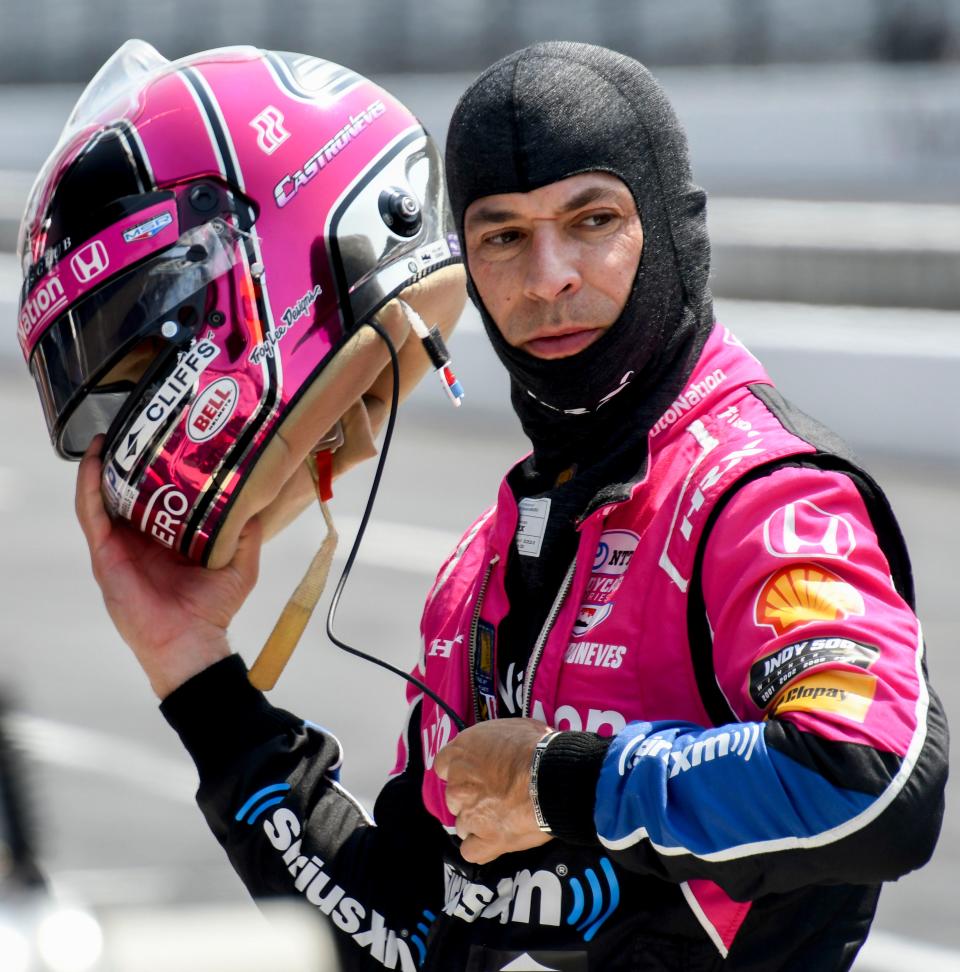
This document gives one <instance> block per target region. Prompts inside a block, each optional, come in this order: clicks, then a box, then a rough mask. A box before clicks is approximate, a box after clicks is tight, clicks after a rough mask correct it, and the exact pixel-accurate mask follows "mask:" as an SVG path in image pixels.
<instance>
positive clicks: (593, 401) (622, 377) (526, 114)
mask: <svg viewBox="0 0 960 972" xmlns="http://www.w3.org/2000/svg"><path fill="white" fill-rule="evenodd" d="M446 168H447V184H448V187H449V191H450V199H451V203H452V205H453V212H454V215H455V217H456V219H457V224H458V227H459V230H460V233H461V237H463V225H464V213H465V211H466V209H467V207H468V206H469V205H470V203H472V202H474V201H475V200H477V199H479V198H481V197H482V196H489V195H494V194H498V193H508V192H529V191H531V190H533V189H538V188H540V187H542V186H545V185H547V184H549V183H551V182H556V181H558V180H560V179H565V178H567V177H569V176H573V175H577V174H579V173H582V172H591V171H603V172H609V173H611V174H612V175H615V176H617V177H618V178H619V179H621V180H622V181H623V182H624V183H625V184H626V185H627V186H628V187H629V189H630V191H631V193H632V194H633V197H634V199H635V201H636V204H637V209H638V211H639V214H640V220H641V223H642V225H643V233H644V244H643V253H642V256H641V259H640V267H639V270H638V272H637V276H636V279H635V280H634V284H633V288H632V291H631V293H630V296H629V298H628V300H627V303H626V306H625V307H624V310H623V312H622V313H621V315H620V317H619V318H618V319H617V321H616V322H615V323H614V324H613V325H612V326H611V327H610V328H609V329H608V330H607V331H606V333H605V334H603V336H602V337H600V338H599V339H598V340H597V341H595V342H594V343H593V344H592V345H590V346H589V347H587V348H585V349H584V350H583V351H581V352H579V353H578V354H576V355H573V356H571V357H569V358H561V359H557V360H551V361H543V360H540V359H538V358H535V357H534V356H533V355H531V354H528V353H527V352H526V351H521V350H519V349H517V348H513V347H511V346H510V345H508V344H507V343H506V341H505V340H504V339H503V337H502V336H501V334H500V332H499V330H498V329H497V326H496V324H495V323H494V322H493V320H492V319H491V317H490V314H489V313H488V312H487V310H486V308H485V307H484V306H483V302H482V300H481V299H480V297H479V295H478V294H477V292H476V289H475V287H474V286H473V282H472V280H471V281H470V282H469V284H468V287H469V290H470V295H471V298H472V299H473V301H474V303H475V304H476V305H477V308H478V309H479V311H480V314H481V317H482V318H483V323H484V327H485V328H486V331H487V334H488V336H489V338H490V340H491V342H492V343H493V347H494V350H495V351H496V353H497V355H498V356H499V358H500V360H501V361H502V362H503V364H504V365H505V366H506V368H507V371H508V372H509V373H510V379H511V397H512V401H513V406H514V409H515V411H516V412H517V415H518V416H519V418H520V422H521V424H522V426H523V429H524V432H525V433H526V434H527V436H528V437H529V438H530V440H531V442H532V443H533V446H534V453H535V458H536V459H537V462H538V465H540V464H541V463H542V464H543V465H545V466H546V465H549V466H554V467H556V466H557V464H558V463H559V465H562V464H563V463H564V462H570V461H580V460H586V461H589V460H591V458H592V457H593V456H595V455H597V454H598V451H597V450H600V449H603V448H606V447H609V444H610V443H611V442H613V441H616V438H615V436H616V435H617V434H618V433H617V429H618V428H619V430H620V433H622V432H623V431H625V429H624V426H623V425H622V423H624V422H626V423H629V424H628V426H627V427H628V428H629V429H630V431H631V433H633V434H634V435H636V434H640V435H643V436H645V435H646V432H647V430H649V428H650V427H651V426H652V425H653V423H654V422H655V421H656V420H657V418H658V417H659V416H660V415H661V414H662V412H663V410H664V409H665V408H666V407H667V405H669V403H670V402H671V401H672V400H673V398H674V397H675V396H676V394H677V393H678V392H679V391H680V390H681V388H682V387H683V384H684V383H685V382H686V380H687V378H688V377H689V374H690V371H691V370H692V369H693V366H694V364H695V362H696V358H697V357H698V355H699V352H700V350H701V349H702V347H703V343H704V342H705V340H706V337H707V335H708V334H709V330H710V327H711V326H712V323H713V305H712V300H711V297H710V292H709V290H708V288H707V277H708V274H709V265H710V243H709V239H708V237H707V228H706V213H705V204H706V197H705V194H704V192H703V190H701V189H700V188H698V187H697V186H695V185H693V183H692V182H691V178H690V167H689V161H688V156H687V144H686V138H685V136H684V133H683V130H682V128H681V127H680V123H679V122H678V120H677V118H676V116H675V114H674V112H673V109H672V108H671V106H670V103H669V102H668V101H667V98H666V96H665V95H664V93H663V91H662V90H661V88H660V86H659V85H658V84H657V82H656V81H655V80H654V78H653V76H652V75H651V74H650V73H649V72H648V71H647V69H646V68H645V67H643V65H642V64H639V63H638V62H637V61H634V60H632V59H631V58H628V57H625V56H623V55H621V54H617V53H615V52H613V51H609V50H606V49H605V48H602V47H594V46H592V45H590V44H576V43H566V42H549V43H541V44H534V45H532V46H531V47H527V48H524V49H523V50H521V51H517V52H516V53H514V54H511V55H509V56H508V57H505V58H503V59H502V60H500V61H498V62H497V63H496V64H494V65H493V66H492V67H490V68H489V69H488V70H486V71H485V72H484V73H483V74H481V75H480V77H479V78H477V80H476V81H475V82H474V83H473V84H472V85H471V86H470V87H469V88H468V89H467V90H466V92H465V93H464V95H463V97H462V98H461V99H460V101H459V103H458V104H457V107H456V109H455V110H454V113H453V118H452V120H451V122H450V129H449V132H448V135H447V148H446ZM468 271H469V265H468Z"/></svg>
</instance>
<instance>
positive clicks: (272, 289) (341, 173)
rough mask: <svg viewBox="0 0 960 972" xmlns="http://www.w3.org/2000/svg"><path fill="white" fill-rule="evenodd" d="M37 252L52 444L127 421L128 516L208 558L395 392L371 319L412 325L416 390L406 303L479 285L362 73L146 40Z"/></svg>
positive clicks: (401, 134) (407, 146) (70, 171)
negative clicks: (170, 47)
mask: <svg viewBox="0 0 960 972" xmlns="http://www.w3.org/2000/svg"><path fill="white" fill-rule="evenodd" d="M19 254H20V259H21V265H22V270H23V274H24V283H23V289H22V295H21V300H20V316H19V339H20V344H21V347H22V349H23V353H24V355H25V357H26V359H27V361H28V363H29V367H30V370H31V372H32V374H33V376H34V379H35V380H36V383H37V387H38V389H39V391H40V396H41V400H42V403H43V410H44V414H45V416H46V420H47V425H48V428H49V431H50V435H51V438H52V440H53V444H54V447H55V448H56V450H57V451H58V453H59V454H60V455H61V456H63V457H65V458H69V459H76V458H79V457H80V456H81V455H82V454H83V452H84V451H85V450H86V448H87V447H88V445H89V444H90V441H91V439H92V438H93V436H95V435H96V434H98V433H101V432H103V433H107V442H106V446H105V450H104V455H103V458H104V480H103V489H104V496H105V499H106V502H107V505H108V508H109V509H110V510H111V512H112V513H113V514H114V515H116V516H120V517H125V518H126V519H128V520H130V521H131V522H132V523H133V524H134V525H135V526H136V527H138V528H139V529H141V530H142V531H144V532H145V533H148V534H150V535H152V536H153V537H154V538H156V539H157V540H158V541H160V542H161V543H163V544H165V545H167V546H169V547H172V548H174V549H176V550H179V551H180V552H181V553H183V554H184V555H186V556H188V557H190V558H192V559H194V560H197V561H199V562H201V563H205V564H209V565H210V566H218V565H220V564H223V563H225V562H226V561H228V560H229V559H230V556H231V555H232V552H233V549H234V548H235V543H236V538H237V536H238V535H239V532H240V530H241V529H242V527H243V524H244V523H245V522H246V521H247V520H248V519H249V518H250V517H251V516H253V515H258V514H259V515H263V516H264V518H265V519H266V520H267V521H268V529H269V528H270V527H271V526H279V525H281V524H282V522H285V521H287V520H289V519H290V517H291V513H292V512H296V507H298V506H302V505H303V504H304V503H305V502H306V499H305V497H306V496H307V495H308V494H309V491H310V485H311V484H310V482H309V476H307V475H306V473H305V471H304V460H306V459H308V458H309V456H310V454H311V453H312V452H313V451H315V450H316V449H317V448H318V446H322V445H323V443H324V442H326V441H328V440H329V437H330V434H331V432H332V431H333V430H335V429H336V428H337V426H338V423H339V422H340V420H341V418H344V417H345V416H347V415H349V414H350V413H351V410H356V408H358V407H359V406H362V404H363V402H364V401H365V398H364V396H365V395H366V394H367V393H368V392H369V391H370V389H371V388H372V387H373V386H376V385H377V382H378V380H379V381H380V383H381V384H382V383H383V380H384V374H383V373H382V372H383V369H384V368H385V366H386V364H387V361H388V356H387V351H386V349H385V348H384V347H383V345H382V343H381V341H380V340H379V338H377V337H376V335H374V334H373V332H372V330H371V329H370V328H364V327H363V326H362V325H363V324H364V323H365V322H368V321H371V320H373V319H374V317H376V318H377V320H378V321H379V323H380V324H381V325H383V326H385V327H386V328H387V330H388V331H389V333H391V334H392V335H393V338H394V340H395V343H396V344H397V345H398V346H399V347H400V348H401V355H400V358H401V387H402V388H403V389H406V388H408V387H409V386H410V385H411V384H412V383H413V382H415V381H416V379H417V378H418V377H419V376H420V374H422V373H423V372H424V371H425V370H426V368H427V366H428V362H427V359H426V355H425V354H424V352H423V350H422V348H420V347H419V346H418V344H417V342H416V341H415V340H414V341H410V342H408V343H404V342H405V339H406V336H407V333H408V331H409V325H408V324H407V322H406V318H405V317H404V316H403V314H402V313H400V311H399V310H398V308H399V302H398V301H397V300H395V298H397V297H399V296H402V297H403V300H404V301H405V302H407V303H408V304H410V305H411V306H413V307H414V308H415V309H417V310H418V311H419V312H420V313H421V314H422V315H423V317H425V318H431V317H432V318H433V320H431V321H430V323H439V324H440V326H441V330H448V329H449V328H450V327H451V326H452V324H453V322H454V321H455V320H456V318H457V316H458V315H459V311H460V309H461V308H462V305H463V300H464V296H463V295H464V287H463V270H462V267H461V266H460V263H461V259H460V249H459V244H458V242H457V237H456V234H455V230H454V226H453V223H452V219H451V216H450V213H449V209H448V204H447V199H446V192H445V186H444V180H443V169H442V162H441V159H440V157H439V154H438V151H437V148H436V146H435V145H434V143H433V141H432V140H431V139H430V137H429V136H428V135H427V133H426V132H425V131H424V129H423V128H422V126H421V125H420V123H419V122H418V121H417V119H416V118H415V117H414V116H413V115H412V114H411V113H410V112H409V111H408V110H407V109H406V108H405V107H404V106H403V105H401V104H400V103H399V102H398V101H396V99H394V98H393V97H391V95H390V94H388V93H387V92H386V91H384V90H383V89H382V88H380V87H378V86H377V85H375V84H373V83H372V82H371V81H369V80H367V79H366V78H364V77H361V76H360V75H358V74H356V73H354V72H353V71H351V70H349V69H347V68H344V67H341V66H339V65H337V64H333V63H331V62H329V61H323V60H319V59H317V58H313V57H307V56H303V55H298V54H288V53H279V52H271V51H262V50H256V49H253V48H244V47H238V48H225V49H221V50H215V51H208V52H205V53H202V54H196V55H193V56H190V57H186V58H183V59H182V60H178V61H174V62H170V61H167V60H166V59H164V58H163V57H161V56H160V55H159V54H158V53H157V52H156V51H155V50H153V48H151V47H150V46H149V45H147V44H144V43H143V42H141V41H129V42H128V43H127V44H125V45H124V46H123V47H122V48H121V49H120V50H119V51H118V52H117V53H116V54H115V55H114V56H113V57H112V58H111V59H110V60H109V61H108V62H107V64H106V65H104V67H103V68H102V69H101V70H100V72H99V73H98V74H97V75H96V77H95V78H94V79H93V81H92V82H91V83H90V85H89V86H88V88H87V89H86V91H85V92H84V94H83V96H82V97H81V99H80V101H79V102H78V104H77V106H76V108H75V109H74V111H73V114H72V115H71V117H70V119H69V121H68V123H67V126H66V128H65V130H64V133H63V135H62V136H61V139H60V142H59V144H58V145H57V147H56V149H55V150H54V152H53V154H52V155H51V157H50V158H49V160H48V161H47V163H46V165H45V166H44V168H43V170H42V171H41V173H40V175H39V177H38V179H37V181H36V184H35V185H34V188H33V191H32V193H31V196H30V199H29V202H28V204H27V210H26V214H25V216H24V221H23V225H22V227H21V233H20V243H19ZM347 424H349V423H347ZM353 424H354V425H356V426H360V425H363V424H364V423H353ZM375 424H376V422H374V425H375ZM304 484H306V487H305V486H304Z"/></svg>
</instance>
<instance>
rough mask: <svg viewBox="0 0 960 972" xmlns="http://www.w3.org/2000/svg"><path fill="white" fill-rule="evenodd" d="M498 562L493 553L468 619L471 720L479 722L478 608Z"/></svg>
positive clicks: (497, 555) (498, 555)
mask: <svg viewBox="0 0 960 972" xmlns="http://www.w3.org/2000/svg"><path fill="white" fill-rule="evenodd" d="M499 562H500V554H494V555H493V557H491V559H490V562H489V563H488V564H487V569H486V570H485V571H484V573H483V580H482V581H481V582H480V590H479V591H477V603H476V605H474V608H473V617H472V618H471V620H470V650H469V651H468V653H467V664H468V665H469V666H470V699H471V701H472V702H473V721H474V722H475V723H476V722H480V721H481V720H480V696H479V694H478V693H477V680H476V678H475V677H474V672H475V671H476V662H477V630H478V629H479V627H480V609H481V608H482V607H483V599H484V597H485V595H486V593H487V584H489V583H490V575H491V574H492V573H493V568H494V567H495V566H496V565H497V564H498V563H499Z"/></svg>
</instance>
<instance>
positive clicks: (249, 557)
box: [232, 517, 263, 589]
mask: <svg viewBox="0 0 960 972" xmlns="http://www.w3.org/2000/svg"><path fill="white" fill-rule="evenodd" d="M262 546H263V529H262V527H261V525H260V521H259V520H258V519H256V517H254V518H253V519H252V520H250V521H249V522H248V523H247V524H246V526H244V528H243V531H242V532H241V534H240V536H239V538H238V540H237V549H236V552H235V553H234V555H233V563H232V567H233V569H234V570H235V571H236V572H237V574H239V576H240V578H241V581H242V582H243V584H244V587H245V589H252V588H253V586H254V585H255V584H256V583H257V575H258V574H259V572H260V549H261V547H262Z"/></svg>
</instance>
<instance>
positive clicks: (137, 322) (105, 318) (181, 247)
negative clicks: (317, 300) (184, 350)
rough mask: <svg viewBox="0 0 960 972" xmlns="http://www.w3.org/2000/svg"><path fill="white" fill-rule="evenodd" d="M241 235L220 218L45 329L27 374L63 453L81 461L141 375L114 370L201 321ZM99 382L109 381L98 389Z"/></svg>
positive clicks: (185, 236) (231, 264) (236, 256)
mask: <svg viewBox="0 0 960 972" xmlns="http://www.w3.org/2000/svg"><path fill="white" fill-rule="evenodd" d="M241 236H242V233H241V231H239V230H237V229H236V228H234V227H233V226H231V225H229V224H228V223H226V222H224V221H223V220H220V219H215V220H213V221H211V222H209V223H205V224H203V225H202V226H198V227H195V228H194V229H192V230H189V231H188V232H186V233H184V234H183V235H182V236H181V237H180V238H179V240H178V241H177V242H176V243H175V244H174V245H173V246H171V247H169V248H168V249H166V250H164V251H163V252H162V253H160V254H159V255H157V256H155V257H152V258H151V259H149V260H147V261H146V262H145V263H141V264H139V265H138V266H136V267H135V268H134V269H132V270H130V271H128V272H126V273H123V274H120V275H118V276H117V277H116V278H114V279H113V280H110V281H109V282H108V283H106V284H105V285H104V286H103V287H101V288H99V289H98V290H96V291H95V292H94V293H92V294H91V295H90V296H88V297H86V298H84V299H83V300H81V301H80V302H79V303H77V304H76V305H75V306H73V307H71V308H70V310H69V311H67V312H66V313H65V314H63V315H61V316H60V317H59V318H57V319H56V320H55V321H54V322H53V324H51V325H50V327H49V328H48V329H47V330H46V332H45V333H44V334H43V336H42V337H41V338H40V340H39V341H38V343H37V346H36V348H35V349H34V352H33V355H32V356H31V359H30V370H31V372H32V373H33V377H34V380H35V381H36V383H37V387H38V389H39V391H40V399H41V402H42V404H43V411H44V416H45V417H46V420H47V428H48V429H49V430H50V437H51V439H52V440H53V444H54V446H55V448H56V449H57V451H58V452H59V453H60V455H62V456H64V457H65V458H68V459H76V458H79V457H80V456H82V455H83V453H84V451H85V450H86V448H87V446H88V445H89V444H90V440H91V439H92V438H93V437H94V436H95V435H97V434H98V433H100V432H106V431H107V429H108V428H109V426H110V423H111V421H112V420H113V417H114V416H115V415H116V414H117V412H118V411H119V409H120V408H121V406H122V405H123V403H124V401H125V400H126V397H127V395H129V393H130V391H132V390H133V388H134V387H135V385H136V381H137V379H138V378H139V376H140V374H142V371H143V370H144V369H143V368H142V367H141V368H140V369H139V373H137V371H136V369H135V368H133V367H131V369H130V373H129V374H125V373H124V368H123V367H119V368H118V367H117V366H118V365H122V364H123V363H124V358H125V357H126V356H127V355H128V354H130V352H132V351H134V350H135V349H137V348H138V346H141V345H142V342H143V341H144V340H145V339H146V338H149V337H158V338H162V339H164V340H171V339H175V338H177V336H178V335H180V336H181V338H182V335H183V334H184V333H185V332H186V333H187V334H190V333H192V332H193V331H194V329H195V328H196V327H197V326H198V325H199V324H200V323H201V319H202V315H203V311H204V306H205V303H206V301H207V291H208V288H209V287H210V286H211V285H212V284H213V283H214V282H215V281H216V280H217V279H218V278H219V277H222V276H224V275H225V274H228V273H229V272H230V271H231V270H232V268H233V267H234V266H235V265H236V263H237V262H238V260H239V259H240V258H241V253H242V249H241V246H240V245H239V244H240V243H241V240H240V237H241ZM168 322H172V324H173V325H176V327H174V326H172V324H171V323H168ZM165 325H166V326H165ZM103 378H107V379H108V381H106V382H104V383H103V385H102V386H101V387H99V388H98V387H96V386H97V385H98V383H99V382H100V381H101V379H103Z"/></svg>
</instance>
